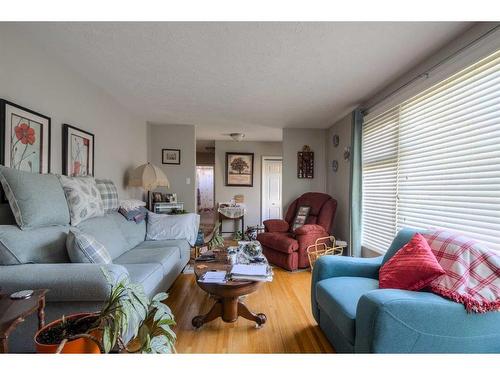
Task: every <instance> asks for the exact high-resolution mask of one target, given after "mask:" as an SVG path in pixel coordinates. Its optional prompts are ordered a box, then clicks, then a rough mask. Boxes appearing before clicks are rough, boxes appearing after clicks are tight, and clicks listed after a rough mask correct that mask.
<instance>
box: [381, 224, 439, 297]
mask: <svg viewBox="0 0 500 375" xmlns="http://www.w3.org/2000/svg"><path fill="white" fill-rule="evenodd" d="M444 273H445V271H444V270H443V268H442V267H441V266H440V265H439V263H438V261H437V259H436V257H435V256H434V253H433V252H432V250H431V248H430V246H429V244H428V243H427V241H426V240H425V238H424V237H423V236H422V235H421V234H420V233H417V234H415V235H414V236H413V238H412V239H411V240H410V242H408V243H407V244H406V245H404V246H403V247H402V248H401V249H399V250H398V251H397V252H396V254H394V255H393V257H392V258H391V259H389V260H388V261H387V262H386V263H385V264H384V265H383V266H382V267H381V268H380V272H379V287H380V288H391V289H404V290H420V289H423V288H425V287H426V286H427V285H429V284H430V283H431V282H432V281H433V280H434V279H436V278H437V277H439V276H441V275H443V274H444Z"/></svg>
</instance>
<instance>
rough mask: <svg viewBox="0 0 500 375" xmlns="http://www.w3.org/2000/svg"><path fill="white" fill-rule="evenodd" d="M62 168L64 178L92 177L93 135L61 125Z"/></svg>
mask: <svg viewBox="0 0 500 375" xmlns="http://www.w3.org/2000/svg"><path fill="white" fill-rule="evenodd" d="M62 132H63V134H62V156H63V160H62V166H63V174H65V175H66V176H72V177H76V176H93V175H94V148H95V139H94V134H92V133H89V132H87V131H85V130H82V129H79V128H77V127H74V126H71V125H68V124H63V128H62Z"/></svg>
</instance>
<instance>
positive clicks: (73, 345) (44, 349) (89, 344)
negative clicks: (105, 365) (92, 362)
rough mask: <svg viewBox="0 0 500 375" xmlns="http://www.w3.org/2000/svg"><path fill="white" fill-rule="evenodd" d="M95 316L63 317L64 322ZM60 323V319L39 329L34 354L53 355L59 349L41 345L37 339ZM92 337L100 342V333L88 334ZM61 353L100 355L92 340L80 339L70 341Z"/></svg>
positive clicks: (54, 346)
mask: <svg viewBox="0 0 500 375" xmlns="http://www.w3.org/2000/svg"><path fill="white" fill-rule="evenodd" d="M93 315H96V314H95V313H80V314H73V315H68V316H66V317H65V319H66V320H76V319H80V318H83V317H85V316H93ZM61 322H62V319H57V320H55V321H53V322H52V323H49V324H47V325H46V326H44V327H43V328H42V329H40V330H39V331H38V332H37V333H36V334H35V338H34V340H35V345H36V352H37V353H47V354H54V353H56V351H57V348H58V347H59V344H42V343H40V342H39V341H38V338H39V336H40V334H41V333H42V332H45V331H46V330H48V329H50V328H52V327H54V326H56V325H58V324H60V323H61ZM90 334H91V335H92V336H94V337H95V338H96V339H98V340H100V336H101V334H100V332H98V331H93V332H91V333H90ZM61 353H64V354H100V353H101V351H100V350H99V346H97V344H96V343H95V342H93V341H92V340H90V339H88V338H85V337H82V338H78V339H76V340H71V341H68V342H67V343H66V345H65V346H64V348H63V350H62V351H61Z"/></svg>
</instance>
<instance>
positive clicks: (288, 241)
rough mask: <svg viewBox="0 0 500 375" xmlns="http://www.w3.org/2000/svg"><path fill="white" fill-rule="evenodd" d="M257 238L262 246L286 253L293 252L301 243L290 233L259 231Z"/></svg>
mask: <svg viewBox="0 0 500 375" xmlns="http://www.w3.org/2000/svg"><path fill="white" fill-rule="evenodd" d="M257 240H258V241H259V242H260V243H261V244H262V246H265V247H268V248H270V249H273V250H276V251H279V252H282V253H286V254H290V253H293V252H294V251H297V250H298V249H299V243H298V242H297V240H296V239H295V238H293V235H292V234H290V233H270V232H265V233H259V234H258V235H257Z"/></svg>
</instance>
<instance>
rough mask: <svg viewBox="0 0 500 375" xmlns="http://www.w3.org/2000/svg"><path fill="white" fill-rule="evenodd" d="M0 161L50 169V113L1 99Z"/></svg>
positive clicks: (19, 166) (42, 170)
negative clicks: (46, 113)
mask: <svg viewBox="0 0 500 375" xmlns="http://www.w3.org/2000/svg"><path fill="white" fill-rule="evenodd" d="M0 134H1V139H0V164H2V165H5V166H6V167H10V168H16V169H19V170H22V171H26V172H34V173H49V172H50V117H47V116H44V115H42V114H40V113H37V112H34V111H32V110H30V109H28V108H24V107H21V106H19V105H17V104H14V103H11V102H9V101H7V100H3V99H0Z"/></svg>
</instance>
